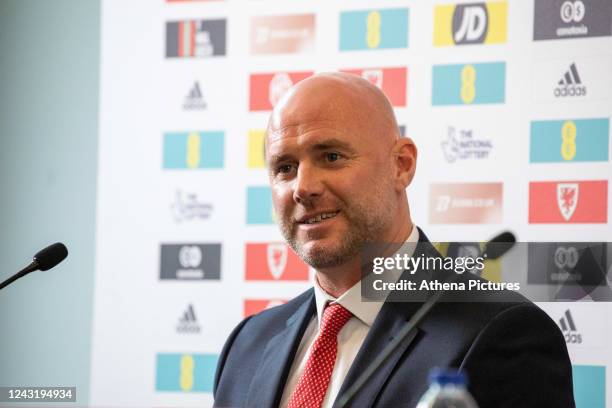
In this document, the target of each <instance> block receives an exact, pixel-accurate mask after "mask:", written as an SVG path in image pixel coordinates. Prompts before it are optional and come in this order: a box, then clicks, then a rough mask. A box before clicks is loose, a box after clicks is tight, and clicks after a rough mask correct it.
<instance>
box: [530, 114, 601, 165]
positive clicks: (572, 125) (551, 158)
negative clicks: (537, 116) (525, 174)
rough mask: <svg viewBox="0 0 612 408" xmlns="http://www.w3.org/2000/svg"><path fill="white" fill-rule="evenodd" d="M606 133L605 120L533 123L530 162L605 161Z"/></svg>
mask: <svg viewBox="0 0 612 408" xmlns="http://www.w3.org/2000/svg"><path fill="white" fill-rule="evenodd" d="M609 133H610V121H609V119H608V118H594V119H567V120H544V121H533V122H531V132H530V145H529V161H530V162H531V163H550V162H599V161H601V162H605V161H608V157H609V154H608V151H609V149H608V146H609Z"/></svg>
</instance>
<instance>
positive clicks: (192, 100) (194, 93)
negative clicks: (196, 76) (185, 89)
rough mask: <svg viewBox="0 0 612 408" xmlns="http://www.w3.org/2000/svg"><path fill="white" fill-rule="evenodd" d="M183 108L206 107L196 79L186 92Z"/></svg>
mask: <svg viewBox="0 0 612 408" xmlns="http://www.w3.org/2000/svg"><path fill="white" fill-rule="evenodd" d="M183 109H186V110H192V109H195V110H197V109H206V101H205V100H204V96H203V95H202V91H201V90H200V83H199V82H198V81H196V82H194V84H193V86H192V87H191V89H190V90H189V93H188V94H187V97H185V103H184V104H183Z"/></svg>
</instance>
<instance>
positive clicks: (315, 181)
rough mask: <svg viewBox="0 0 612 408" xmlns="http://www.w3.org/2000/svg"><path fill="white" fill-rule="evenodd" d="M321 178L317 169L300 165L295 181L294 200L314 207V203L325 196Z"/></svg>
mask: <svg viewBox="0 0 612 408" xmlns="http://www.w3.org/2000/svg"><path fill="white" fill-rule="evenodd" d="M321 176H322V175H321V172H320V171H319V170H317V169H316V167H314V166H310V165H308V164H302V165H300V166H299V167H298V171H297V177H296V178H295V180H294V186H293V200H294V201H295V202H296V203H298V204H302V205H305V206H308V205H312V204H313V201H314V200H316V199H317V198H318V197H320V196H321V194H323V183H322V180H321Z"/></svg>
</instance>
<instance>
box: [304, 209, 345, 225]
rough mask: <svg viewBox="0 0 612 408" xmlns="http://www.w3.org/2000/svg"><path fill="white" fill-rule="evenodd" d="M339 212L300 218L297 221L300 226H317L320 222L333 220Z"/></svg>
mask: <svg viewBox="0 0 612 408" xmlns="http://www.w3.org/2000/svg"><path fill="white" fill-rule="evenodd" d="M339 212H340V211H328V212H323V213H319V214H316V215H310V216H305V217H302V218H300V219H299V220H298V223H300V224H318V223H320V222H321V221H324V220H327V219H330V218H334V217H335V216H336V215H338V213H339Z"/></svg>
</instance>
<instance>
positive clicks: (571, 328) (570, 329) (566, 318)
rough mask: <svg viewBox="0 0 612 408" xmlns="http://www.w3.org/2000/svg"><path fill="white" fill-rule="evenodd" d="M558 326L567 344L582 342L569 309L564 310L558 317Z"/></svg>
mask: <svg viewBox="0 0 612 408" xmlns="http://www.w3.org/2000/svg"><path fill="white" fill-rule="evenodd" d="M559 326H560V327H561V331H562V332H563V336H564V337H565V342H566V343H568V344H580V343H582V335H581V334H580V333H578V329H577V328H576V324H575V323H574V319H573V318H572V314H571V313H570V311H569V309H567V310H566V311H565V314H564V315H563V317H562V318H561V319H559Z"/></svg>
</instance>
